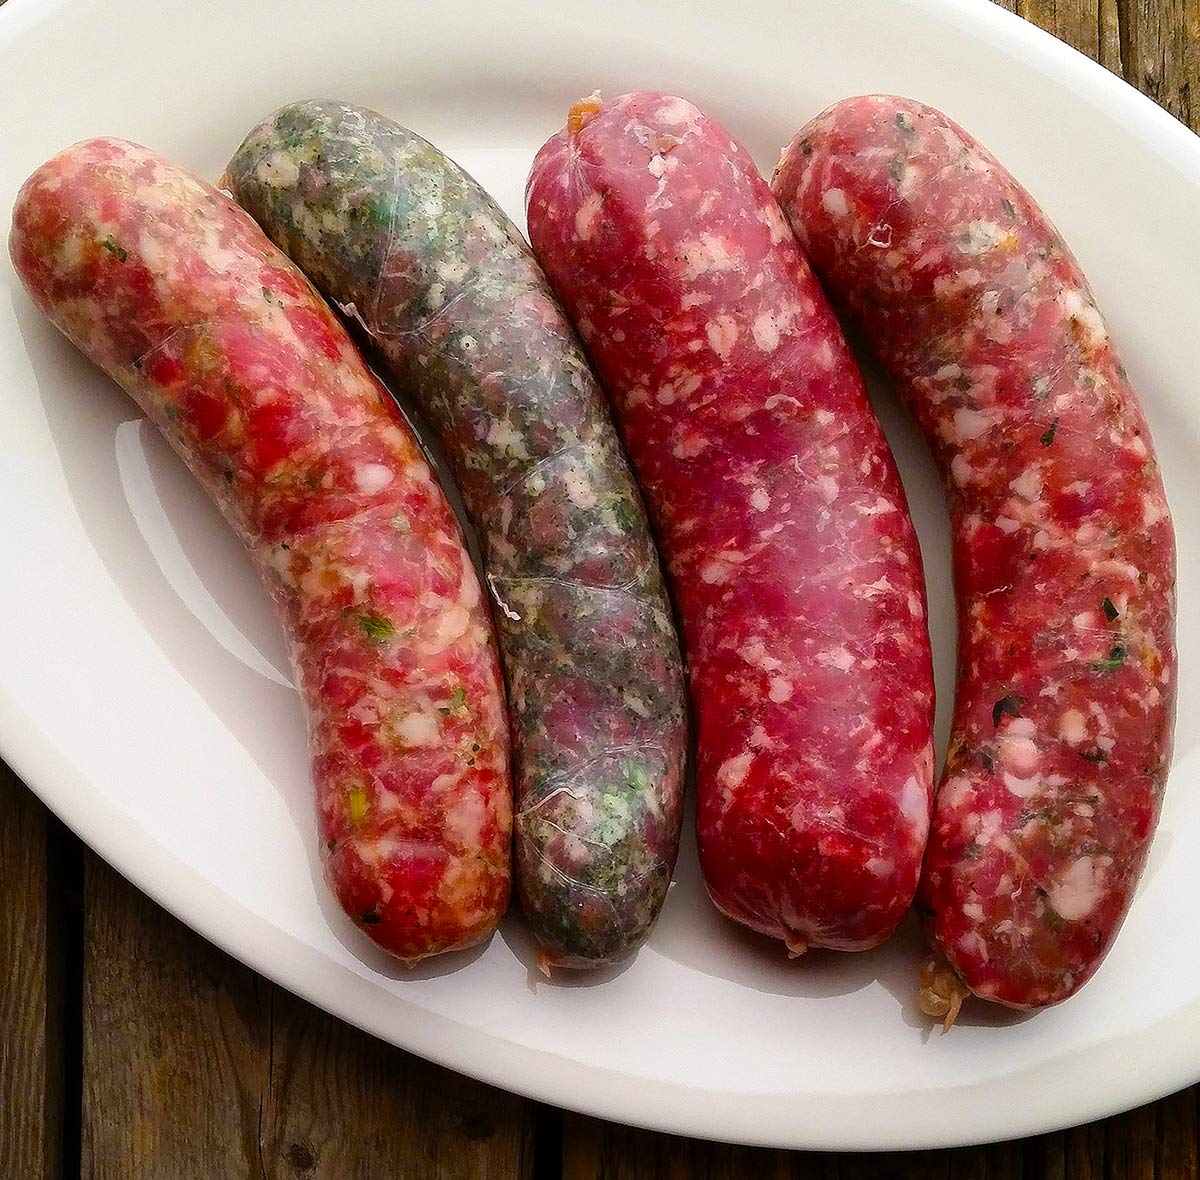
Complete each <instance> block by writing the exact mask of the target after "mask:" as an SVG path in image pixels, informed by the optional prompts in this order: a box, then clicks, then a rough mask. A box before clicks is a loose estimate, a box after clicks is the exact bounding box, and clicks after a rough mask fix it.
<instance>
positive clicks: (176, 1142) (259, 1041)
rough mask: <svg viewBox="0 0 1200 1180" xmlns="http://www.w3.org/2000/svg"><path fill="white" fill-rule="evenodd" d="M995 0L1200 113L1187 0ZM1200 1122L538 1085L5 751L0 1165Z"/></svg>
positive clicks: (652, 1168)
mask: <svg viewBox="0 0 1200 1180" xmlns="http://www.w3.org/2000/svg"><path fill="white" fill-rule="evenodd" d="M0 2H2V0H0ZM850 2H852V0H850ZM1003 2H1004V4H1005V7H1007V8H1010V9H1012V10H1014V11H1016V12H1019V13H1020V15H1021V16H1024V17H1026V18H1027V19H1029V20H1032V21H1035V22H1036V23H1037V24H1039V25H1041V26H1042V27H1043V28H1045V29H1048V30H1050V31H1051V32H1052V33H1055V34H1056V35H1057V36H1059V37H1061V38H1062V39H1063V40H1065V41H1068V42H1069V43H1070V44H1072V45H1074V46H1075V47H1076V48H1078V49H1080V50H1082V51H1083V52H1084V53H1086V54H1088V55H1090V56H1091V57H1094V58H1096V59H1097V60H1098V61H1100V62H1102V63H1103V64H1104V65H1105V66H1107V67H1108V68H1109V69H1111V70H1114V71H1115V72H1117V73H1119V74H1123V75H1124V77H1125V78H1126V79H1128V80H1129V81H1130V82H1132V83H1133V84H1134V85H1135V86H1137V87H1139V88H1140V89H1141V90H1143V91H1144V92H1145V93H1146V94H1148V95H1150V97H1151V98H1154V99H1155V100H1156V101H1158V102H1160V103H1161V104H1162V105H1163V106H1165V107H1166V108H1167V109H1168V110H1170V111H1171V112H1172V113H1173V114H1175V115H1177V116H1178V117H1179V118H1181V119H1183V120H1184V122H1187V123H1189V124H1190V125H1191V126H1192V127H1193V129H1198V130H1200V0H1003ZM1198 1145H1200V1087H1196V1088H1193V1089H1191V1090H1186V1091H1184V1092H1182V1093H1180V1094H1176V1095H1174V1096H1173V1097H1170V1098H1166V1099H1164V1100H1163V1101H1161V1102H1157V1103H1154V1104H1153V1105H1150V1106H1145V1107H1142V1108H1141V1109H1140V1110H1135V1111H1132V1112H1130V1113H1129V1114H1125V1115H1121V1116H1119V1117H1117V1118H1112V1119H1107V1120H1105V1121H1104V1122H1101V1123H1095V1124H1093V1125H1091V1126H1087V1127H1080V1128H1077V1129H1075V1130H1071V1131H1064V1132H1059V1133H1057V1134H1052V1135H1043V1136H1040V1137H1038V1138H1036V1139H1030V1140H1026V1141H1023V1142H1014V1143H1003V1144H998V1145H995V1146H991V1147H981V1148H964V1149H961V1150H956V1151H940V1152H917V1153H908V1154H904V1153H891V1154H886V1155H868V1156H849V1155H829V1154H806V1153H800V1152H791V1153H789V1152H778V1151H763V1150H756V1149H746V1148H736V1147H724V1146H717V1145H713V1144H708V1143H703V1142H700V1141H696V1140H686V1139H677V1138H674V1137H671V1136H667V1135H657V1134H651V1133H648V1132H643V1131H633V1130H629V1129H627V1128H623V1127H618V1126H613V1125H611V1124H607V1123H603V1122H599V1121H597V1120H595V1119H590V1118H584V1117H581V1116H578V1115H573V1114H567V1113H564V1112H562V1111H559V1110H556V1109H553V1108H551V1107H546V1106H541V1105H539V1104H537V1103H535V1102H530V1101H527V1100H525V1099H522V1098H517V1097H514V1096H512V1095H510V1094H505V1093H503V1092H501V1091H499V1090H494V1089H491V1088H489V1087H488V1086H484V1085H480V1084H478V1083H476V1082H471V1081H467V1080H466V1079H464V1078H461V1077H458V1076H456V1075H455V1074H451V1073H448V1072H447V1071H446V1070H443V1069H439V1068H437V1067H435V1066H432V1065H429V1064H427V1063H426V1062H423V1061H421V1060H419V1059H418V1058H416V1057H413V1056H410V1055H409V1054H407V1053H404V1052H401V1051H400V1050H398V1049H393V1048H390V1047H389V1046H387V1045H384V1044H382V1043H380V1042H378V1041H375V1040H373V1039H372V1038H370V1037H368V1036H365V1035H364V1034H362V1033H359V1032H357V1031H356V1030H354V1029H351V1028H349V1027H347V1026H346V1025H344V1024H341V1023H340V1022H339V1021H337V1020H335V1019H333V1018H332V1017H329V1016H326V1015H325V1014H324V1013H322V1012H320V1011H318V1010H316V1009H314V1008H312V1007H311V1006H310V1005H308V1004H306V1003H304V1002H302V1001H301V1000H298V999H296V998H295V997H294V996H291V995H289V994H288V993H287V992H285V991H283V990H282V989H281V988H278V987H276V986H274V985H273V984H271V983H268V982H267V981H266V980H265V979H263V978H261V977H260V976H258V975H256V974H255V973H254V972H253V971H250V970H249V969H247V968H246V967H243V966H242V965H241V964H239V963H236V962H234V961H233V960H232V959H230V958H228V957H227V956H226V955H224V954H222V953H221V952H220V951H218V950H216V949H215V948H213V947H212V946H210V945H208V943H206V942H205V941H204V940H203V939H201V938H199V937H198V936H197V935H195V934H193V933H192V932H191V931H190V930H189V929H187V928H186V927H185V926H183V925H181V924H180V923H179V922H177V921H175V920H174V919H173V918H171V917H169V916H168V915H167V914H165V913H164V912H163V911H162V910H160V909H159V908H158V907H157V906H155V905H154V904H153V903H151V902H150V901H148V900H147V899H146V898H145V897H143V896H142V895H141V894H139V893H138V892H137V891H136V890H135V889H133V888H132V887H131V886H130V885H128V884H127V883H126V882H125V881H124V880H123V879H122V878H121V877H119V876H118V875H117V874H116V873H114V872H113V871H112V870H111V869H109V868H108V867H107V866H106V865H105V864H104V863H103V862H102V861H101V860H99V859H98V858H97V857H96V856H94V855H93V854H92V853H91V852H89V851H88V850H87V849H86V848H84V847H83V846H82V844H80V842H79V841H78V840H77V839H76V838H75V837H74V836H72V835H71V834H70V833H69V832H68V831H67V830H66V829H65V828H64V827H63V826H62V825H61V824H60V823H59V822H58V821H57V820H55V819H54V818H53V817H52V816H50V815H49V814H48V813H47V812H46V810H45V808H44V807H42V805H41V804H40V803H39V802H38V801H37V800H36V799H35V798H34V797H33V795H31V794H30V792H29V791H28V790H26V789H25V787H23V786H22V785H21V784H20V783H19V782H18V781H17V780H16V779H15V778H14V777H13V776H12V775H11V773H9V772H7V771H6V770H4V768H3V767H2V766H0V1180H43V1178H47V1177H58V1176H84V1177H96V1178H112V1180H209V1178H211V1180H225V1178H227V1177H228V1178H231V1180H240V1178H242V1177H262V1178H264V1180H266V1178H269V1180H293V1178H294V1180H304V1178H310V1177H312V1178H316V1177H320V1178H322V1180H400V1178H403V1180H409V1178H411V1180H559V1178H562V1180H685V1178H687V1177H696V1178H698V1180H742V1178H743V1177H744V1178H746V1180H751V1178H753V1180H759V1178H763V1180H784V1178H796V1180H799V1178H801V1177H804V1178H805V1180H808V1178H813V1180H815V1178H817V1177H822V1178H824V1177H828V1178H830V1180H833V1178H834V1177H839V1178H845V1180H850V1178H867V1177H871V1178H877V1180H902V1178H906V1177H912V1178H913V1180H917V1178H922V1180H924V1178H926V1177H929V1178H935V1177H944V1178H946V1180H949V1178H950V1177H954V1178H961V1180H971V1178H975V1177H980V1178H983V1177H987V1178H989V1180H1010V1178H1011V1180H1042V1178H1045V1180H1126V1178H1129V1180H1151V1178H1161V1180H1184V1178H1185V1177H1189V1178H1190V1177H1196V1176H1197V1175H1200V1155H1198Z"/></svg>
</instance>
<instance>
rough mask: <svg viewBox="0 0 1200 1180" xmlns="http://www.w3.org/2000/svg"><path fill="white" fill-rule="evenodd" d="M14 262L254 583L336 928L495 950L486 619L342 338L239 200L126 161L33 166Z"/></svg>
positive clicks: (499, 901) (498, 757) (504, 877)
mask: <svg viewBox="0 0 1200 1180" xmlns="http://www.w3.org/2000/svg"><path fill="white" fill-rule="evenodd" d="M9 246H10V250H11V252H12V257H13V262H14V264H15V266H16V269H17V273H18V274H19V275H20V276H21V278H22V280H23V281H24V283H25V286H26V287H27V288H28V290H29V293H30V295H31V296H32V297H33V299H34V301H35V302H36V303H37V305H38V306H39V307H40V308H41V309H42V310H43V311H44V312H45V313H46V314H47V315H48V316H49V317H50V319H51V320H52V321H53V322H54V324H55V326H56V327H58V328H59V329H61V330H62V332H63V333H64V334H65V335H66V336H68V337H69V338H70V339H71V340H72V341H73V342H74V343H75V344H76V345H77V346H78V347H79V348H80V349H81V350H82V351H83V352H84V353H85V354H86V355H87V356H88V357H89V358H90V359H91V360H93V361H95V363H96V364H98V365H99V366H100V367H101V368H102V369H104V370H105V372H107V373H108V374H109V375H110V376H112V377H113V378H114V379H115V380H116V381H118V382H119V383H120V384H121V386H122V387H123V388H124V389H125V390H126V391H127V392H128V393H129V394H130V395H131V396H132V397H133V398H134V400H135V401H136V402H137V403H138V405H139V406H141V407H142V409H143V410H144V411H145V412H146V413H147V414H148V415H149V416H150V418H151V419H152V420H153V421H154V423H155V424H156V425H157V426H158V427H159V429H161V430H162V432H163V433H164V434H165V435H166V436H167V438H168V439H169V440H170V442H171V445H172V446H173V447H174V448H175V450H176V451H177V452H178V453H179V455H180V456H181V457H182V458H183V460H184V462H185V463H187V465H188V467H189V468H190V469H191V470H192V472H193V474H194V475H195V476H196V477H197V478H198V479H199V480H200V481H201V483H202V484H203V485H204V486H205V488H206V489H207V490H208V492H209V494H210V495H211V496H212V497H213V499H214V500H215V501H216V503H217V504H218V506H219V507H220V509H221V511H222V512H223V513H224V515H225V517H226V519H227V520H228V521H229V522H230V524H231V525H232V526H233V527H234V528H235V529H236V530H237V533H238V535H239V537H241V539H242V541H243V542H244V543H245V544H246V546H247V547H248V548H249V549H250V551H251V553H252V554H253V555H254V557H255V559H256V561H257V562H258V565H259V568H260V570H261V572H262V574H263V577H264V580H265V581H266V584H267V587H268V589H269V590H270V592H271V596H272V598H273V599H274V602H275V605H276V608H277V609H278V612H279V615H280V618H281V620H282V622H283V625H284V628H285V630H286V632H287V635H288V639H289V641H290V646H291V651H292V659H293V663H294V665H295V669H296V675H297V679H298V681H299V683H300V689H301V694H302V697H303V700H304V704H305V706H306V710H307V715H308V724H309V733H310V739H311V745H312V754H313V773H314V777H315V779H316V784H317V792H318V805H319V821H320V829H321V842H322V850H323V854H324V860H325V869H326V873H327V875H328V878H329V881H330V884H331V885H332V887H333V890H334V892H335V893H336V894H337V896H338V899H339V901H340V902H341V904H342V906H343V907H344V908H345V909H346V911H347V912H348V913H349V914H350V915H351V916H352V917H353V918H354V920H355V921H356V922H357V923H358V924H359V926H360V927H361V928H362V929H364V930H365V931H366V932H367V933H368V934H369V935H370V936H371V937H372V938H373V939H374V940H375V941H376V942H377V943H378V944H379V945H380V946H382V947H383V948H384V949H385V950H388V951H390V952H392V953H393V954H395V955H399V956H401V957H402V958H405V959H417V958H420V957H422V956H424V955H429V954H434V953H435V952H437V951H444V950H452V949H454V948H457V947H464V946H470V945H471V944H472V943H475V942H478V941H479V940H480V939H482V938H485V937H486V936H487V935H488V934H489V933H491V931H492V929H493V928H494V927H495V925H496V923H497V921H498V920H499V918H500V915H501V914H502V913H503V911H504V907H505V903H506V901H507V898H508V889H509V835H510V827H511V811H512V804H511V798H510V787H509V781H508V739H507V730H506V727H505V721H504V707H503V698H502V694H501V685H500V679H499V667H498V663H497V659H496V653H495V649H494V646H493V640H492V633H491V627H490V623H489V619H488V614H487V608H486V605H485V604H484V603H483V601H482V599H481V596H480V590H479V584H478V581H477V579H476V576H475V570H474V567H473V566H472V564H471V560H470V558H469V556H468V554H467V551H466V549H465V547H464V544H463V539H462V536H461V534H460V532H459V529H458V525H457V522H456V521H455V519H454V517H453V514H452V513H451V511H450V507H449V505H448V504H447V503H446V499H445V497H444V496H443V494H442V491H441V489H440V488H439V487H438V485H437V482H436V481H435V479H434V477H433V474H432V473H431V471H430V469H429V466H428V465H427V464H426V462H425V461H424V459H423V458H422V457H421V454H420V452H419V450H418V448H417V444H416V440H415V439H414V438H413V436H412V434H411V433H410V431H409V430H408V429H407V428H406V427H405V425H404V423H403V421H402V420H401V419H400V418H399V416H398V414H397V413H396V411H395V410H394V408H393V406H392V404H391V402H390V399H389V398H388V396H387V394H386V393H385V392H384V390H383V389H382V388H381V387H380V386H379V385H378V384H377V383H376V382H375V380H374V379H373V378H372V377H371V375H370V374H369V373H368V371H367V369H366V367H365V366H364V364H363V362H362V361H361V359H360V358H359V357H358V355H357V353H356V352H355V351H354V347H353V345H352V344H351V342H350V340H349V338H348V337H347V336H346V333H345V331H344V330H343V329H342V327H341V326H340V325H339V324H338V322H337V320H336V319H335V318H334V317H333V316H332V315H331V314H330V312H329V310H328V309H327V308H326V307H325V305H324V303H322V302H321V300H320V298H319V297H318V296H317V294H316V292H315V291H313V289H312V287H310V286H309V284H308V283H307V282H306V281H305V279H304V278H303V276H302V275H301V274H300V272H299V271H297V270H296V268H295V267H294V266H293V265H292V264H291V263H290V262H289V261H288V260H287V258H285V257H284V255H283V254H281V253H280V252H279V250H277V249H276V248H275V247H274V246H273V245H271V243H270V242H269V241H268V240H267V239H266V238H265V237H264V236H263V234H262V233H261V231H260V230H259V229H258V227H257V226H255V224H254V223H253V222H252V221H251V220H250V218H249V217H248V216H247V215H246V214H245V213H243V212H242V210H241V209H239V208H237V206H236V205H234V204H233V203H232V202H231V201H230V200H229V199H228V198H227V197H225V196H223V195H222V194H221V193H219V192H217V191H216V189H214V188H212V187H211V186H209V185H207V184H204V183H202V182H201V181H199V180H196V179H195V178H194V177H192V176H190V175H188V174H187V173H186V172H183V171H181V170H180V169H179V168H176V167H175V166H173V165H172V164H169V163H168V162H167V161H166V160H163V159H162V158H161V157H159V156H156V155H154V154H153V153H152V152H149V151H147V150H146V149H145V148H141V147H138V146H136V145H135V144H131V143H126V142H124V141H122V140H116V139H95V140H90V141H88V142H86V143H81V144H77V145H76V146H75V147H72V148H68V149H67V150H66V151H65V152H63V153H61V154H60V155H58V156H55V157H54V159H52V160H50V161H49V162H48V163H46V164H44V165H42V167H41V168H39V169H38V170H37V172H35V173H34V174H33V176H32V177H30V179H29V180H28V181H27V182H26V184H25V186H24V188H23V189H22V190H21V193H20V195H19V197H18V199H17V204H16V208H15V210H14V213H13V228H12V236H11V238H10V242H9ZM220 789H234V790H236V784H214V790H220Z"/></svg>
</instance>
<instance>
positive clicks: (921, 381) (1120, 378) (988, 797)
mask: <svg viewBox="0 0 1200 1180" xmlns="http://www.w3.org/2000/svg"><path fill="white" fill-rule="evenodd" d="M775 192H776V194H777V195H778V197H779V199H780V201H781V203H782V204H783V207H784V209H785V210H786V212H787V214H788V216H789V218H790V219H791V221H792V224H793V226H794V227H795V229H796V232H797V234H798V235H799V237H800V240H801V242H802V243H804V245H805V247H806V248H807V249H808V251H809V256H810V258H811V259H812V261H813V265H814V266H815V267H816V269H817V271H818V272H819V273H820V275H821V277H822V278H823V279H824V281H825V283H826V285H827V287H828V289H829V290H830V291H831V293H832V294H833V296H834V297H835V298H836V299H837V300H839V301H841V302H844V303H845V304H846V305H847V307H848V308H850V309H851V310H852V311H853V313H854V314H855V316H856V318H857V319H858V320H859V322H860V323H861V324H862V326H863V328H864V329H865V331H866V333H867V336H868V338H869V340H870V342H871V344H872V345H873V347H874V348H875V349H876V351H877V352H878V353H879V356H880V357H881V359H882V360H883V363H884V365H885V366H886V367H887V369H888V370H889V372H890V373H891V375H892V377H893V378H894V379H895V381H896V383H897V385H898V387H899V389H900V391H901V393H902V394H903V396H904V397H905V399H906V400H907V402H908V404H909V405H910V406H911V408H912V410H913V412H914V414H915V415H916V417H917V419H918V421H919V422H920V424H921V426H922V428H923V429H924V431H925V433H926V436H927V437H928V439H929V442H930V445H931V446H932V448H933V451H934V454H935V456H936V458H937V460H938V462H939V464H940V466H941V469H942V474H943V477H944V479H945V483H946V489H947V494H948V496H949V501H950V512H951V521H952V527H953V532H954V572H955V583H956V587H957V594H958V613H959V684H958V695H957V698H956V702H955V716H954V731H953V736H952V738H951V742H950V753H949V758H948V761H947V766H946V773H945V777H944V778H943V780H942V784H941V787H940V790H939V793H938V799H937V808H936V813H935V818H934V827H933V834H932V837H931V840H930V847H929V852H928V856H927V858H926V867H925V875H924V881H923V886H922V896H923V900H924V904H925V905H926V906H927V907H928V908H929V910H930V911H931V913H932V926H933V932H934V935H935V937H936V940H937V942H938V943H939V944H940V946H941V948H942V950H943V951H944V952H945V954H946V956H947V957H948V958H949V960H950V963H951V964H952V965H953V967H954V969H955V970H956V971H957V973H958V974H959V975H960V976H961V978H962V979H963V980H964V981H965V982H966V984H967V986H968V987H969V988H970V989H971V990H972V991H973V992H975V993H976V994H977V995H980V996H984V997H985V998H987V999H991V1000H998V1001H1000V1002H1001V1003H1004V1004H1009V1005H1012V1006H1014V1007H1020V1008H1034V1007H1040V1006H1043V1005H1046V1004H1053V1003H1056V1002H1058V1001H1059V1000H1063V999H1066V998H1067V997H1068V996H1070V995H1071V994H1072V993H1073V992H1074V991H1076V990H1077V989H1078V988H1079V987H1081V986H1082V985H1083V983H1084V982H1085V981H1086V980H1087V979H1088V977H1089V976H1090V975H1091V974H1092V972H1093V971H1095V969H1096V967H1097V965H1098V964H1099V963H1100V961H1101V959H1102V958H1103V957H1104V954H1105V952H1106V951H1107V950H1108V948H1109V946H1110V945H1111V943H1112V940H1113V938H1114V936H1115V935H1116V932H1117V928H1118V926H1119V925H1120V923H1121V919H1122V918H1123V917H1124V914H1125V911H1126V909H1127V907H1128V905H1129V900H1130V897H1131V895H1132V892H1133V887H1134V885H1135V883H1136V882H1137V878H1138V874H1139V873H1140V871H1141V868H1142V864H1143V862H1144V860H1145V856H1146V849H1147V845H1148V843H1149V840H1150V835H1151V833H1152V832H1153V830H1154V824H1155V820H1156V818H1157V815H1158V805H1159V798H1160V794H1161V791H1162V788H1163V784H1164V782H1165V780H1166V776H1167V768H1168V764H1169V761H1170V755H1171V731H1172V724H1173V717H1174V697H1175V644H1174V617H1175V610H1174V585H1175V542H1174V535H1173V533H1172V529H1171V521H1170V517H1169V515H1168V512H1167V503H1166V499H1165V498H1164V495H1163V487H1162V481H1161V479H1160V477H1159V472H1158V465H1157V463H1156V462H1155V459H1154V451H1153V448H1152V446H1151V442H1150V435H1149V432H1148V431H1147V429H1146V421H1145V419H1144V418H1143V417H1142V412H1141V409H1140V408H1139V406H1138V401H1137V397H1136V395H1135V394H1134V391H1133V389H1132V388H1131V387H1130V384H1129V380H1128V377H1127V376H1126V373H1125V369H1124V368H1123V367H1122V365H1121V361H1120V358H1119V357H1118V356H1117V353H1116V349H1115V348H1114V347H1113V343H1112V340H1111V339H1110V338H1109V335H1108V331H1107V330H1106V328H1105V326H1104V322H1103V320H1102V319H1101V318H1100V313H1099V312H1098V311H1097V309H1096V304H1095V302H1094V300H1093V298H1092V294H1091V292H1090V291H1089V290H1088V286H1087V282H1086V280H1085V279H1084V277H1083V274H1082V273H1081V272H1080V269H1079V266H1078V264H1077V263H1076V261H1075V259H1074V258H1073V257H1072V256H1071V253H1070V251H1069V250H1068V249H1067V247H1066V245H1065V244H1064V242H1063V240H1062V238H1061V237H1059V235H1058V233H1057V232H1056V231H1055V229H1054V227H1053V226H1052V225H1051V224H1050V222H1049V221H1048V220H1047V219H1046V217H1045V215H1044V214H1043V213H1042V212H1041V211H1040V210H1039V209H1038V207H1037V206H1036V205H1035V204H1034V203H1033V200H1032V199H1031V198H1030V196H1029V194H1028V193H1026V192H1025V190H1024V189H1022V188H1021V186H1020V185H1019V184H1017V182H1016V181H1015V180H1014V179H1013V177H1012V176H1011V175H1010V174H1009V173H1008V172H1007V171H1006V170H1005V169H1004V168H1003V167H1002V166H1001V165H1000V164H999V163H998V162H997V161H996V160H995V158H994V157H992V156H991V155H989V154H988V153H987V152H986V151H985V150H984V149H983V148H982V147H981V146H980V145H979V144H978V143H977V142H976V141H975V140H974V139H972V138H971V137H970V136H969V135H968V134H967V133H966V132H965V131H963V130H962V129H961V128H960V127H958V126H956V125H955V124H954V123H952V122H951V121H950V120H949V119H947V118H946V116H945V115H942V114H940V113H939V112H938V111H935V110H931V109H930V108H929V107H925V106H922V105H921V104H920V103H916V102H912V101H910V100H908V99H900V98H892V97H888V96H881V95H873V96H870V97H866V98H855V99H849V100H847V101H846V102H842V103H838V104H837V105H836V106H834V107H831V108H830V109H829V110H828V111H826V112H825V113H824V114H822V115H820V116H818V117H817V118H816V119H814V120H813V121H812V122H811V123H809V124H808V126H806V127H805V128H803V129H802V130H801V131H800V133H799V134H798V135H797V137H796V139H795V140H794V141H793V142H792V144H791V146H790V147H789V148H788V149H787V150H786V151H785V152H784V156H783V159H782V161H781V162H780V166H779V169H778V171H777V173H776V176H775ZM941 982H943V983H944V982H945V981H944V980H943V981H941ZM942 990H943V991H944V990H945V989H942ZM926 1000H927V1002H928V1003H929V1006H930V1008H931V1009H932V1010H934V1011H935V1012H936V1014H938V1015H941V1014H942V1012H941V1011H940V1010H939V1009H940V1008H941V1007H944V1006H945V1005H946V1003H947V1002H948V1000H949V997H948V996H946V995H945V994H943V995H942V996H941V997H940V998H939V997H937V996H926ZM951 1015H952V1013H951Z"/></svg>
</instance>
